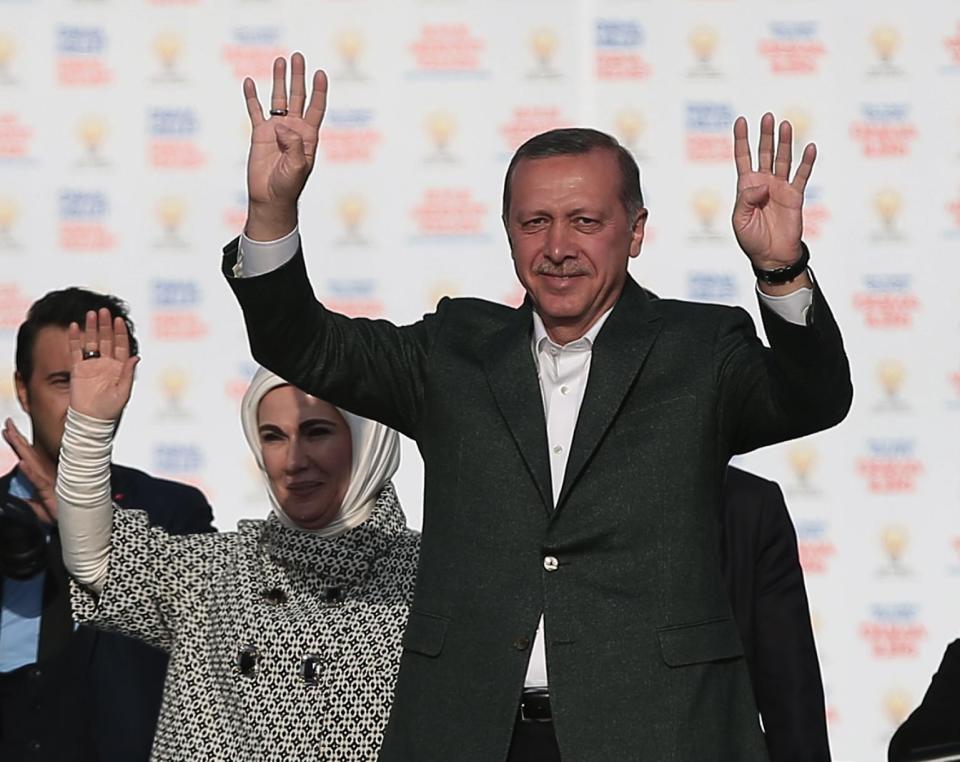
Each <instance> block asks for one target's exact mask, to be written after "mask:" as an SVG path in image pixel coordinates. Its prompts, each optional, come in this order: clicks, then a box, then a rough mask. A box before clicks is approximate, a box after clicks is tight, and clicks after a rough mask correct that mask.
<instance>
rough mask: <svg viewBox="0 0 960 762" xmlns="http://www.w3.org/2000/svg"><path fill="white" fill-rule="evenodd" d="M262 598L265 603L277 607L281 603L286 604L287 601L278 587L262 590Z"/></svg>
mask: <svg viewBox="0 0 960 762" xmlns="http://www.w3.org/2000/svg"><path fill="white" fill-rule="evenodd" d="M263 597H264V599H265V600H266V601H267V603H272V604H273V605H274V606H278V605H280V604H281V603H286V602H287V600H288V598H287V594H286V593H285V592H283V590H281V589H280V588H279V587H273V588H270V589H269V590H264V591H263Z"/></svg>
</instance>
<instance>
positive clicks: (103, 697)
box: [0, 288, 213, 762]
mask: <svg viewBox="0 0 960 762" xmlns="http://www.w3.org/2000/svg"><path fill="white" fill-rule="evenodd" d="M101 307H105V308H107V309H109V310H110V311H111V312H112V313H113V314H115V315H118V316H120V317H122V318H123V320H124V322H125V323H126V325H127V328H128V330H129V332H130V335H131V345H132V348H133V352H134V354H136V353H137V352H138V347H137V342H136V339H135V338H133V322H132V321H131V320H130V317H129V314H128V312H127V307H126V305H125V304H124V303H123V302H122V301H121V300H120V299H118V298H117V297H115V296H110V295H106V294H98V293H94V292H92V291H87V290H85V289H81V288H66V289H63V290H59V291H51V292H50V293H48V294H47V295H46V296H44V297H43V298H41V299H39V300H38V301H36V302H34V304H33V305H32V306H31V307H30V309H29V311H28V313H27V318H26V320H25V321H24V322H23V324H22V325H21V326H20V328H19V331H18V332H17V345H16V372H15V375H14V383H15V385H16V392H17V398H18V399H19V402H20V406H21V407H22V408H23V410H24V412H25V413H26V414H27V415H28V416H29V418H30V425H31V428H32V431H33V435H32V441H28V440H27V439H26V437H24V435H23V434H21V433H20V431H19V430H18V429H17V427H16V426H15V425H14V423H13V422H12V421H11V420H10V419H7V421H6V423H5V426H4V429H3V437H4V439H5V440H6V442H7V444H8V445H9V446H10V447H11V448H12V449H13V451H14V453H15V454H16V457H17V459H18V463H17V465H16V467H15V468H14V469H13V470H12V471H11V472H10V473H8V474H7V475H6V476H4V477H3V479H2V480H0V495H4V496H8V497H7V501H8V502H15V501H11V500H10V498H9V496H11V495H12V496H14V497H15V498H21V499H22V500H24V501H26V502H27V504H28V505H29V507H30V508H32V511H31V510H30V509H26V512H25V513H26V515H24V512H20V513H19V514H18V513H17V512H16V506H15V505H12V506H11V505H5V506H4V513H3V519H2V526H3V529H2V530H0V547H2V548H3V553H4V555H5V556H6V557H3V558H0V562H3V563H4V576H3V577H2V579H0V585H2V591H0V594H2V604H3V608H2V611H0V759H2V760H4V762H18V761H19V760H42V761H49V762H54V761H55V762H136V760H146V759H148V758H149V755H150V747H151V743H152V741H153V733H154V728H155V727H156V722H157V716H158V713H159V709H160V699H161V692H162V688H163V681H164V677H165V674H166V665H167V657H166V655H165V654H164V653H162V652H161V651H159V650H157V649H154V648H151V647H149V646H146V645H144V644H142V643H140V642H137V641H135V640H133V639H130V638H126V637H124V636H121V635H115V634H112V633H104V632H99V631H97V630H94V629H92V628H88V627H83V626H80V627H77V626H75V625H74V622H73V620H72V616H71V611H70V591H69V584H68V578H67V575H66V571H65V570H64V566H63V561H62V558H61V553H60V539H59V536H58V533H57V503H56V496H55V495H54V485H55V483H56V476H57V462H58V458H59V453H60V442H61V439H62V437H63V429H64V421H65V418H66V412H67V403H68V400H69V396H70V367H71V363H70V351H69V346H68V343H67V329H68V327H69V325H70V323H71V322H74V321H77V320H83V319H84V316H85V315H86V313H87V311H88V310H98V309H100V308H101ZM110 481H111V489H112V494H113V500H114V501H115V502H116V503H117V504H118V505H120V506H122V507H124V508H139V509H142V510H145V511H146V512H147V513H148V515H149V517H150V521H151V522H152V523H154V524H155V525H157V526H161V527H163V528H164V529H166V530H167V531H169V532H174V533H177V534H187V533H193V532H209V531H212V525H211V522H212V520H213V515H212V512H211V509H210V506H209V504H208V503H207V500H206V499H205V498H204V496H203V495H202V494H201V493H200V492H199V490H197V489H195V488H193V487H190V486H187V485H185V484H179V483H177V482H173V481H167V480H166V479H158V478H156V477H153V476H150V475H148V474H145V473H143V472H142V471H138V470H136V469H134V468H128V467H126V466H119V465H112V466H111V471H110ZM20 505H21V506H23V503H20ZM24 507H25V506H24ZM13 524H15V526H14V525H13ZM3 533H6V536H2V535H3ZM26 536H30V537H37V538H39V539H38V542H37V544H36V546H35V547H34V548H33V549H30V548H27V547H24V545H23V542H22V538H23V537H26ZM14 538H21V542H20V543H18V544H17V545H16V546H13V545H12V542H13V539H14ZM31 561H32V562H33V563H30V562H31ZM10 573H13V574H15V575H16V577H17V578H15V577H13V576H9V574H10Z"/></svg>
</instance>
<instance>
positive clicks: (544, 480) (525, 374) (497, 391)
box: [484, 303, 553, 512]
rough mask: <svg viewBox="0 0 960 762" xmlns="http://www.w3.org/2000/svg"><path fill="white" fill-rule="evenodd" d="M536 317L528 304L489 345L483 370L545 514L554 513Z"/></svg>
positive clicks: (521, 308) (518, 311)
mask: <svg viewBox="0 0 960 762" xmlns="http://www.w3.org/2000/svg"><path fill="white" fill-rule="evenodd" d="M532 330H533V316H532V314H531V311H530V306H529V304H528V303H524V304H523V305H522V306H521V307H519V308H518V309H517V310H516V312H515V313H514V316H513V319H512V320H511V322H510V324H509V325H507V326H505V327H504V328H503V329H502V330H501V331H499V332H498V333H496V334H495V335H494V336H493V337H492V338H491V340H490V342H489V343H488V345H487V351H486V356H485V359H484V368H485V370H486V373H487V380H488V382H489V384H490V389H491V391H492V392H493V396H494V398H495V399H496V401H497V406H498V407H499V408H500V412H501V414H502V415H503V417H504V420H505V421H506V422H507V426H508V427H509V429H510V433H511V434H512V435H513V439H514V442H515V443H516V445H517V449H519V450H520V455H521V456H522V457H523V460H524V463H526V465H527V469H528V470H529V471H530V475H531V476H532V477H533V481H534V482H535V483H536V485H537V490H538V491H539V492H540V498H541V499H542V500H543V504H544V507H545V508H546V510H547V511H548V512H549V511H552V510H553V489H552V487H551V482H550V464H549V462H548V459H547V424H546V420H545V419H544V416H543V398H542V397H541V395H540V384H539V381H538V380H537V368H536V365H535V364H534V361H533V351H532V350H531V348H530V341H531V339H530V336H531V332H532Z"/></svg>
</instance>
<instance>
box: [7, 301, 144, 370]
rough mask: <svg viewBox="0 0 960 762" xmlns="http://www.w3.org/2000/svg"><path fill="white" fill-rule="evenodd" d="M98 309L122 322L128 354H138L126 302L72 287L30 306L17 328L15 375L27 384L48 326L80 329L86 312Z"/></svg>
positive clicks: (137, 346) (138, 348) (138, 347)
mask: <svg viewBox="0 0 960 762" xmlns="http://www.w3.org/2000/svg"><path fill="white" fill-rule="evenodd" d="M101 307H106V308H107V309H108V310H110V314H111V315H113V316H114V317H115V318H117V317H119V318H123V322H124V323H126V324H127V332H128V333H129V334H130V354H131V355H136V354H138V353H139V351H140V345H139V344H138V343H137V338H136V336H135V335H134V333H133V321H132V320H131V319H130V315H129V314H128V309H127V304H126V302H124V301H123V300H122V299H119V298H117V297H116V296H111V295H110V294H98V293H96V292H94V291H87V290H86V289H84V288H77V287H76V286H71V287H70V288H64V289H61V290H60V291H51V292H50V293H48V294H46V295H45V296H43V297H41V298H40V299H38V300H37V301H35V302H34V303H33V304H31V305H30V310H29V311H28V312H27V319H26V320H24V321H23V323H21V324H20V329H19V330H18V331H17V373H19V374H20V378H22V379H23V380H24V382H25V383H26V382H29V381H30V376H31V375H32V374H33V347H34V345H35V344H36V342H37V334H38V333H39V332H40V329H42V328H46V327H47V326H51V325H53V326H57V327H59V328H69V327H70V323H77V324H79V325H80V327H81V329H82V328H83V323H84V320H85V318H86V316H87V312H89V311H90V310H93V311H94V312H96V311H97V310H99V309H100V308H101Z"/></svg>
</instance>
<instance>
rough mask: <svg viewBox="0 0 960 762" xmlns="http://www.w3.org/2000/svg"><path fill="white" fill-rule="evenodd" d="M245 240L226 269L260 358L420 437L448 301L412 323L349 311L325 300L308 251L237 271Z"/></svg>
mask: <svg viewBox="0 0 960 762" xmlns="http://www.w3.org/2000/svg"><path fill="white" fill-rule="evenodd" d="M237 246H238V243H237V241H236V240H235V241H233V242H231V243H230V244H228V245H227V247H226V248H225V249H224V259H223V273H224V276H225V277H226V278H227V281H228V283H229V284H230V288H231V289H233V292H234V294H235V295H236V297H237V300H238V301H239V303H240V307H241V309H242V310H243V318H244V321H245V323H246V327H247V335H248V337H249V340H250V349H251V352H252V353H253V357H254V358H255V359H256V360H257V362H259V363H260V364H261V365H263V366H264V367H266V368H269V369H270V370H272V371H273V372H274V373H276V374H277V375H278V376H280V377H281V378H284V379H286V380H287V381H289V382H290V383H292V384H294V385H296V386H298V387H300V388H301V389H303V390H304V391H306V392H309V393H310V394H313V395H314V396H317V397H320V398H322V399H324V400H326V401H328V402H331V403H333V404H334V405H339V406H341V407H343V408H345V409H347V410H350V411H351V412H353V413H355V414H357V415H361V416H365V417H367V418H373V419H375V420H378V421H380V422H381V423H384V424H386V425H387V426H390V427H391V428H394V429H396V430H397V431H400V432H401V433H403V434H406V435H407V436H410V437H415V434H416V431H417V428H418V422H419V419H420V412H421V409H422V405H423V397H424V376H425V373H424V369H425V365H426V361H427V358H428V355H429V352H430V348H431V346H432V344H433V342H434V339H435V336H436V333H437V332H438V330H439V326H440V323H441V320H440V317H439V315H440V313H441V312H442V307H443V302H441V307H440V308H438V312H437V313H435V314H434V315H429V316H427V317H425V318H424V319H423V320H420V321H418V322H416V323H414V324H412V325H409V326H401V327H398V326H396V325H393V324H392V323H390V322H388V321H386V320H369V319H365V318H348V317H345V316H344V315H339V314H337V313H335V312H331V311H330V310H327V309H326V308H325V307H324V306H323V305H322V304H320V303H319V302H318V301H317V299H316V297H315V296H314V294H313V289H312V287H311V286H310V282H309V280H308V278H307V272H306V268H305V265H304V260H303V252H302V250H301V251H298V252H297V255H296V256H295V257H294V258H293V259H291V260H290V261H288V262H286V263H285V264H284V265H282V266H281V267H279V268H277V269H276V270H273V271H271V272H269V273H266V274H264V275H259V276H255V277H251V278H236V277H233V275H232V272H233V264H234V262H235V261H236V254H237Z"/></svg>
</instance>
